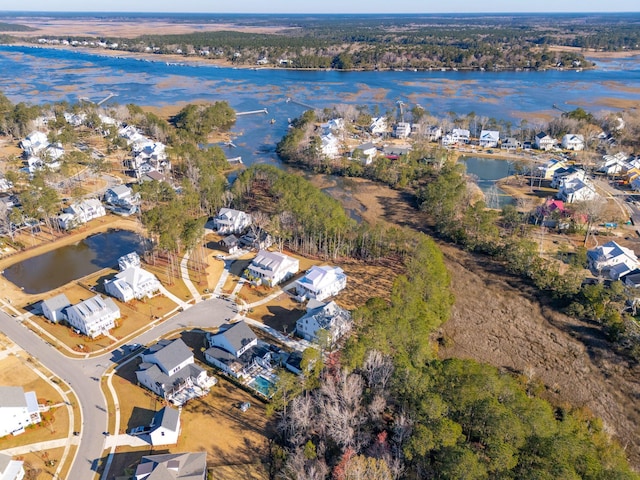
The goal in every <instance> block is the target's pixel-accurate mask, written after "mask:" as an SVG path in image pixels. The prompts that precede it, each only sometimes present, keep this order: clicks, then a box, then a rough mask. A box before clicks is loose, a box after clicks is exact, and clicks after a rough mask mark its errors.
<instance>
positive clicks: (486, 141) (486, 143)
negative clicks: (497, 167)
mask: <svg viewBox="0 0 640 480" xmlns="http://www.w3.org/2000/svg"><path fill="white" fill-rule="evenodd" d="M499 141H500V132H498V131H497V130H482V131H481V132H480V138H479V144H480V146H481V147H483V148H495V147H497V146H498V142H499Z"/></svg>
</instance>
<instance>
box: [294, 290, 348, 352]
mask: <svg viewBox="0 0 640 480" xmlns="http://www.w3.org/2000/svg"><path fill="white" fill-rule="evenodd" d="M351 325H352V320H351V314H350V313H349V312H348V311H347V310H345V309H344V308H341V307H339V306H338V304H336V302H328V303H322V302H318V301H316V300H310V301H309V303H308V304H307V313H305V314H304V315H303V316H302V317H300V318H299V319H298V320H297V321H296V334H297V335H299V336H300V337H302V338H304V339H305V340H308V341H310V342H314V341H315V342H317V341H318V335H319V332H320V331H321V330H324V331H326V332H327V340H328V341H329V343H330V344H331V345H333V344H335V343H336V341H337V340H338V339H339V338H340V337H342V336H343V335H345V334H346V333H347V332H349V330H351Z"/></svg>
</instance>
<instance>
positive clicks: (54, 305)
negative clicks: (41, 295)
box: [42, 293, 71, 312]
mask: <svg viewBox="0 0 640 480" xmlns="http://www.w3.org/2000/svg"><path fill="white" fill-rule="evenodd" d="M45 305H46V306H47V308H49V310H50V311H52V312H55V311H56V310H62V309H63V308H66V307H68V306H70V305H71V302H70V301H69V299H68V298H67V296H66V295H65V294H64V293H61V294H60V295H56V296H55V297H52V298H49V299H48V300H45V301H44V302H42V306H43V307H44V306H45Z"/></svg>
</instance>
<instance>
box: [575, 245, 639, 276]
mask: <svg viewBox="0 0 640 480" xmlns="http://www.w3.org/2000/svg"><path fill="white" fill-rule="evenodd" d="M587 258H588V261H589V269H590V270H591V271H592V272H593V274H594V275H605V276H607V277H608V278H610V279H612V280H617V279H618V278H620V277H622V276H624V275H625V274H627V273H630V272H632V271H633V270H635V269H637V268H638V267H640V263H639V262H638V257H637V256H636V254H635V253H634V251H633V250H631V249H629V248H625V247H623V246H621V245H619V244H618V243H616V242H614V241H610V242H607V243H605V244H604V245H599V246H597V247H596V248H594V249H592V250H589V251H588V252H587Z"/></svg>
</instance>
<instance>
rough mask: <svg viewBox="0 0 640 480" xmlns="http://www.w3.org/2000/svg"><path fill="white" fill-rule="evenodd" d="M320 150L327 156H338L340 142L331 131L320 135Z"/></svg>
mask: <svg viewBox="0 0 640 480" xmlns="http://www.w3.org/2000/svg"><path fill="white" fill-rule="evenodd" d="M320 152H321V153H322V155H324V156H325V157H327V158H336V157H338V156H340V142H339V141H338V137H336V136H335V135H334V134H333V133H327V134H326V135H322V136H321V137H320Z"/></svg>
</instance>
